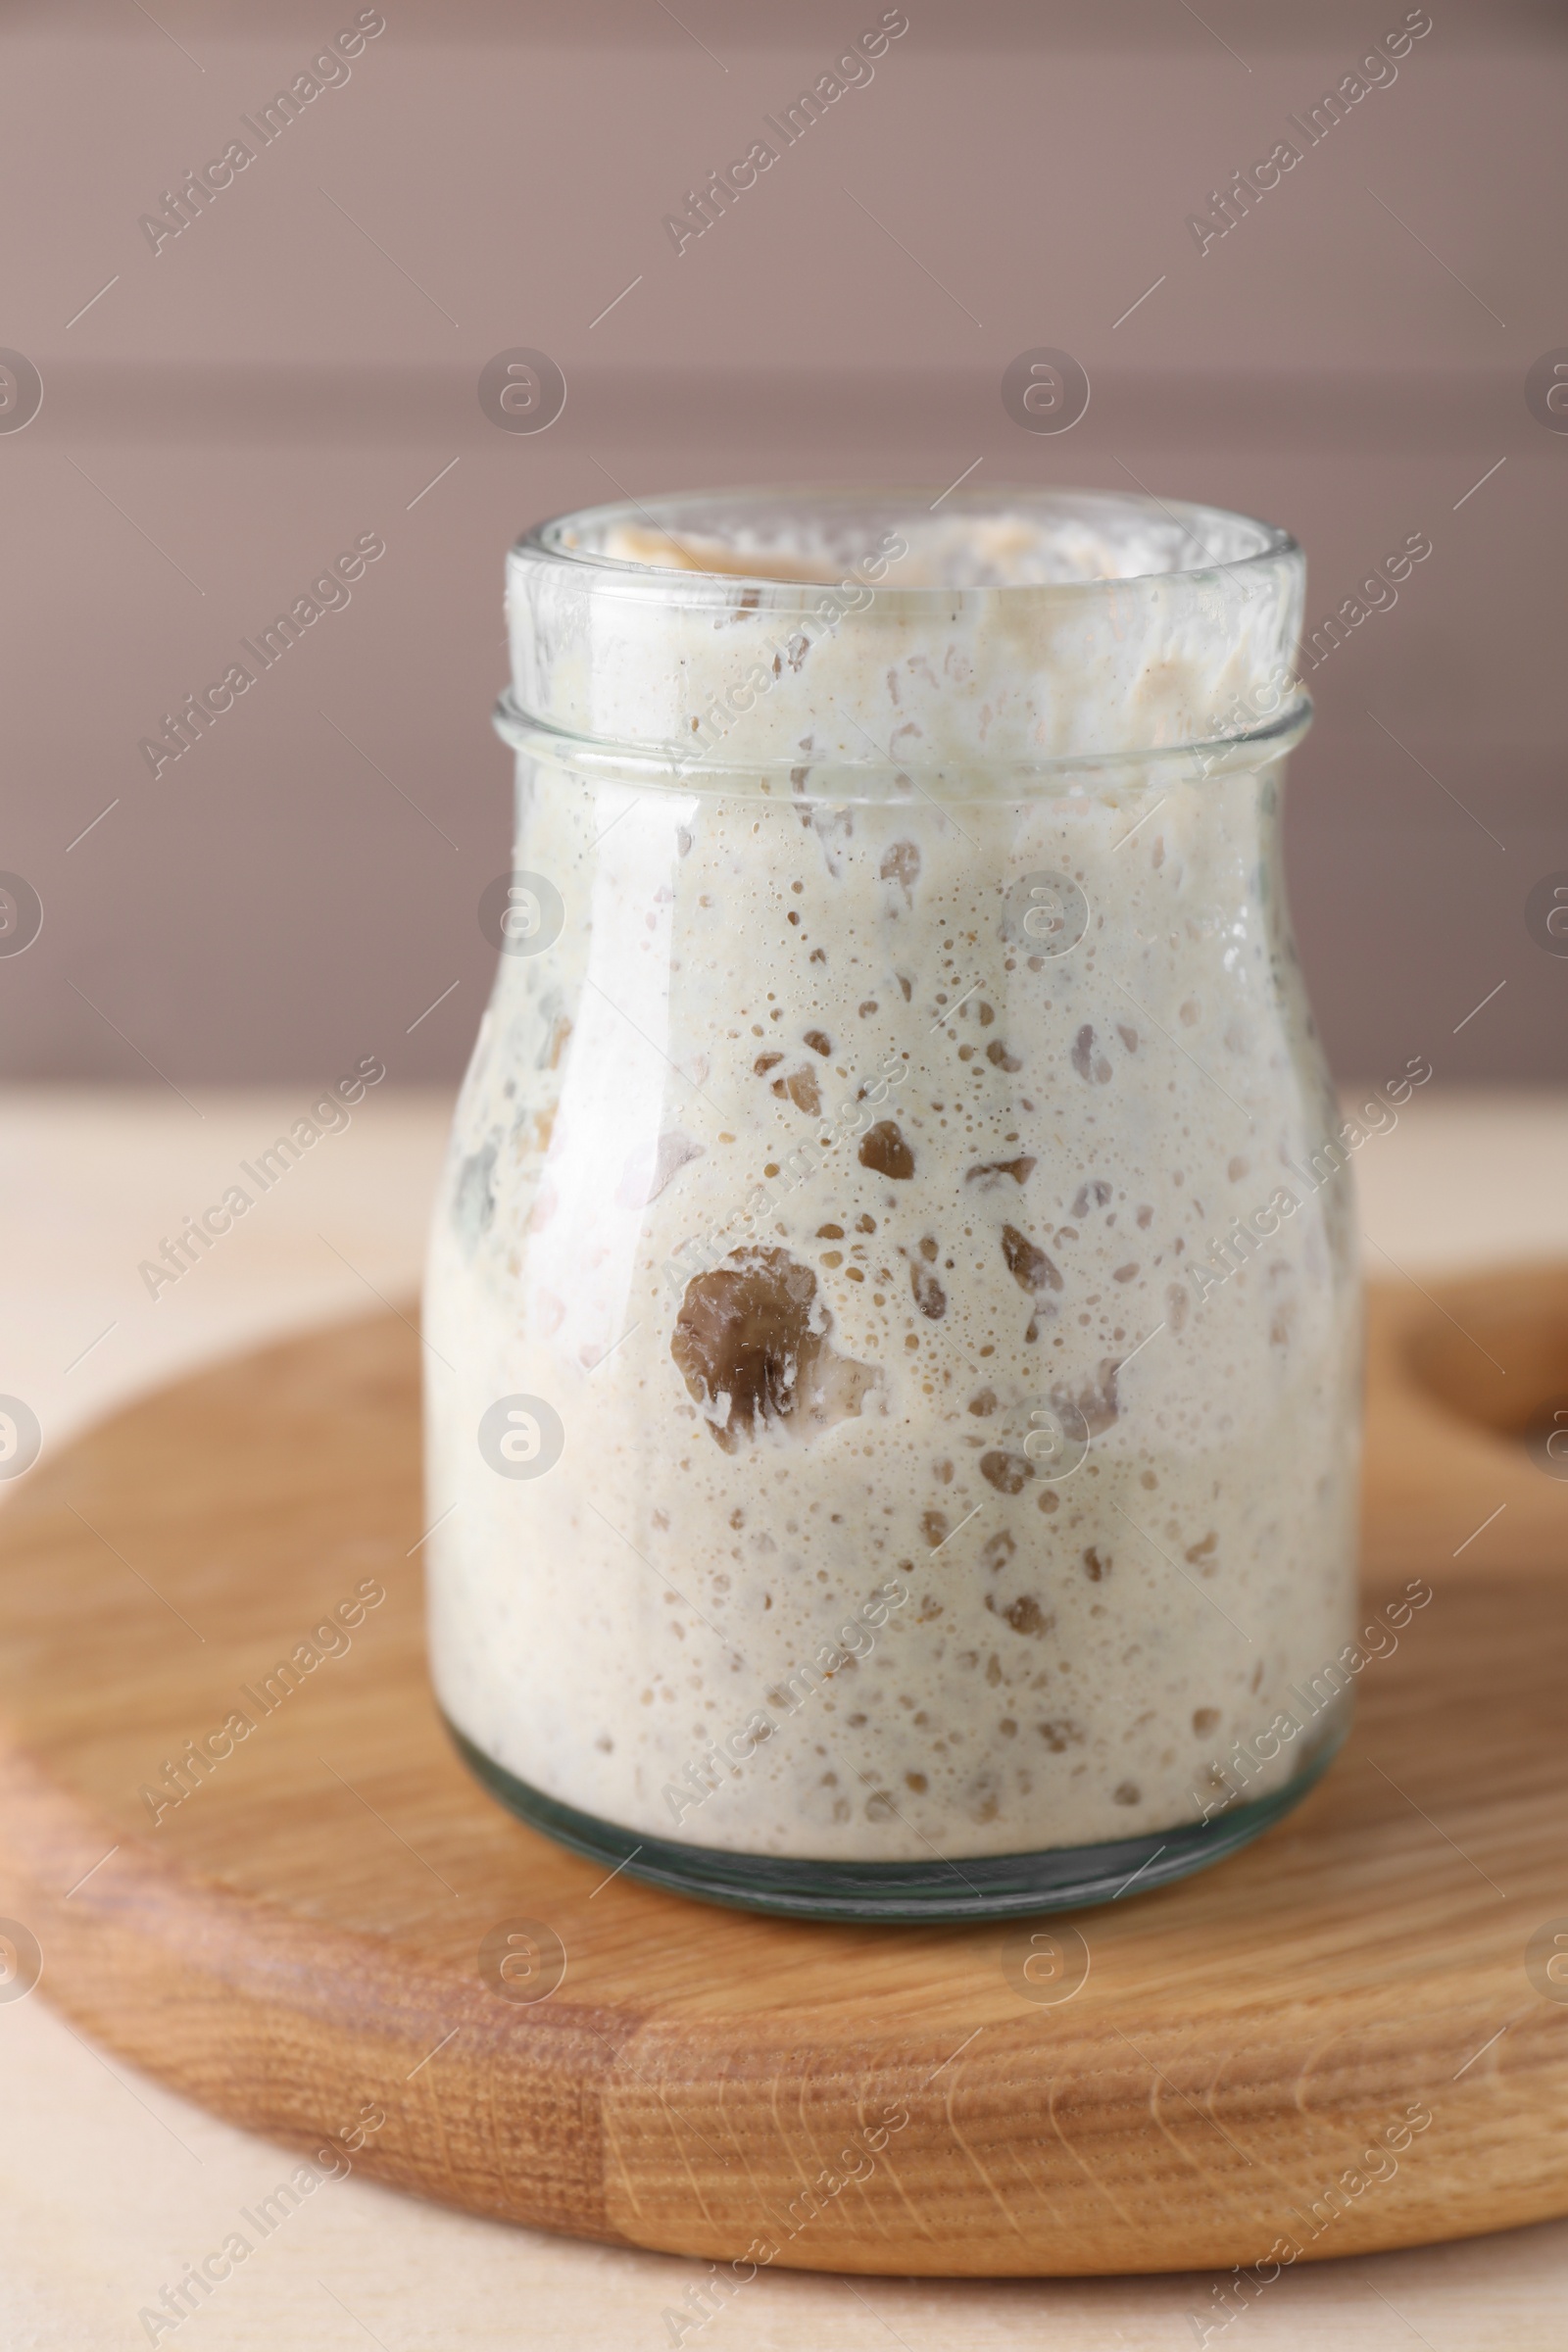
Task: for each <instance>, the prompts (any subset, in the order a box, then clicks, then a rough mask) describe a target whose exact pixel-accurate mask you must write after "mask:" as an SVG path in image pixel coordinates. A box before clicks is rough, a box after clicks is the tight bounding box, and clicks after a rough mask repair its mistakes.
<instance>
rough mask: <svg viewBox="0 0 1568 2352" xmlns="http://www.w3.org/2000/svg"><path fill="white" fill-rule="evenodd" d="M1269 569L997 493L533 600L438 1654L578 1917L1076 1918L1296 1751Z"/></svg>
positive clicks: (1313, 1554) (1338, 1545)
mask: <svg viewBox="0 0 1568 2352" xmlns="http://www.w3.org/2000/svg"><path fill="white" fill-rule="evenodd" d="M1303 573H1304V567H1303V563H1302V558H1301V554H1300V551H1299V548H1298V547H1297V546H1296V544H1295V543H1294V541H1293V540H1291V539H1290V538H1289V537H1288V536H1287V535H1286V534H1285V533H1284V532H1282V531H1280V530H1277V529H1275V528H1273V527H1271V526H1269V525H1266V524H1263V523H1258V522H1253V521H1250V520H1248V519H1246V518H1245V517H1242V516H1239V515H1227V514H1222V513H1219V512H1216V511H1214V510H1211V509H1206V508H1201V507H1192V506H1186V507H1179V506H1174V505H1171V506H1166V505H1162V504H1160V503H1158V502H1156V501H1152V500H1147V499H1137V498H1127V497H1121V496H1100V495H1091V494H1084V493H1078V492H1055V491H1034V490H1027V491H1019V492H1016V493H1013V492H1009V493H1006V494H1002V495H996V496H988V495H986V494H984V493H978V494H976V493H968V494H947V495H944V496H943V497H941V498H932V497H928V495H927V494H925V493H919V492H907V493H898V494H894V493H889V494H886V495H878V494H854V495H847V494H840V493H837V492H821V493H816V492H812V493H777V492H771V491H757V492H739V493H734V494H728V495H717V494H714V495H711V496H688V497H679V498H671V499H668V500H664V501H662V502H659V503H657V504H656V505H655V506H654V507H652V508H645V507H641V506H635V505H628V506H620V507H609V508H602V509H598V510H595V511H592V512H588V513H584V514H580V515H572V516H568V517H566V518H564V519H563V520H560V521H556V522H553V523H549V524H545V525H543V526H542V527H541V528H539V529H537V530H535V531H533V532H531V533H529V535H528V536H527V537H526V538H525V539H523V540H522V541H521V542H520V543H519V545H518V546H517V547H515V549H514V550H513V552H512V555H511V558H510V574H509V614H510V626H511V637H512V657H513V687H512V690H511V692H510V693H509V694H508V695H507V696H506V697H504V698H503V701H502V704H501V707H500V712H499V721H498V723H499V725H500V728H501V732H502V734H503V735H504V736H505V737H506V739H507V740H508V741H509V742H510V743H512V744H513V745H515V749H516V755H517V831H516V846H515V853H514V855H515V865H514V867H513V869H512V870H511V871H510V872H508V873H507V874H504V875H501V876H499V877H498V878H497V880H496V882H495V883H493V884H492V885H491V888H490V890H489V891H488V892H487V893H486V895H485V900H484V902H483V904H482V907H481V922H482V924H483V925H484V926H485V927H486V928H487V929H488V931H489V933H490V936H491V937H492V939H493V940H494V942H495V943H496V945H497V946H498V947H499V949H500V962H499V970H498V976H497V980H496V987H495V993H494V996H493V998H492V1000H491V1003H490V1005H489V1008H488V1010H487V1011H486V1013H485V1016H484V1020H483V1023H482V1025H481V1029H480V1033H479V1040H478V1044H477V1047H476V1049H475V1052H474V1056H473V1060H472V1063H471V1066H470V1068H469V1070H468V1074H467V1078H466V1084H465V1086H464V1089H463V1094H462V1099H461V1102H460V1104H459V1108H458V1112H457V1120H456V1128H455V1132H454V1136H453V1142H452V1149H451V1154H450V1158H449V1161H448V1165H447V1171H446V1175H445V1179H444V1182H443V1184H442V1188H441V1193H440V1199H439V1202H438V1205H437V1209H436V1215H435V1224H434V1232H433V1237H432V1242H431V1250H430V1258H429V1272H428V1286H427V1301H426V1324H425V1329H426V1336H427V1338H428V1342H429V1347H428V1348H427V1350H426V1368H427V1452H428V1478H429V1514H428V1515H429V1520H430V1521H431V1522H433V1523H434V1524H433V1532H432V1534H431V1536H430V1539H429V1544H428V1552H429V1579H430V1633H431V1650H432V1659H433V1671H434V1679H435V1685H436V1690H437V1692H438V1694H439V1697H440V1701H441V1704H442V1707H443V1709H444V1710H445V1713H446V1716H447V1718H448V1720H449V1723H450V1725H451V1727H452V1730H453V1733H454V1735H455V1737H456V1740H457V1742H458V1745H459V1747H460V1748H461V1750H462V1752H463V1754H464V1756H465V1757H466V1760H467V1761H468V1763H469V1764H470V1765H471V1767H472V1769H473V1770H474V1771H475V1772H476V1773H477V1774H478V1775H479V1777H480V1778H481V1779H482V1780H483V1782H484V1783H485V1784H486V1786H487V1787H488V1788H489V1789H492V1790H493V1791H494V1792H495V1794H496V1795H497V1796H499V1797H500V1799H501V1800H502V1802H503V1803H505V1804H507V1805H509V1806H511V1807H512V1808H513V1809H514V1810H515V1812H517V1813H518V1814H520V1815H522V1816H523V1818H524V1819H525V1820H527V1821H529V1822H532V1823H533V1824H535V1825H536V1826H537V1827H539V1828H541V1829H543V1830H545V1831H547V1832H548V1833H549V1834H550V1835H551V1836H552V1837H554V1838H559V1839H561V1840H562V1841H563V1842H564V1843H565V1844H567V1845H570V1846H573V1847H576V1848H577V1849H578V1850H579V1851H581V1852H583V1853H585V1854H588V1855H590V1856H592V1857H593V1858H594V1859H595V1860H596V1861H598V1862H600V1863H602V1864H603V1865H604V1867H605V1868H606V1870H612V1869H614V1868H616V1867H618V1866H621V1865H624V1867H625V1868H626V1869H627V1870H628V1871H630V1872H631V1873H633V1874H634V1875H635V1876H637V1877H639V1878H645V1879H650V1880H653V1881H655V1882H657V1883H658V1884H660V1885H662V1886H665V1887H675V1888H679V1889H681V1890H683V1891H685V1892H687V1893H689V1894H694V1895H700V1896H706V1897H709V1898H711V1899H714V1900H718V1901H722V1902H732V1903H738V1904H743V1905H749V1906H754V1907H757V1908H760V1909H764V1910H773V1911H787V1912H793V1913H797V1914H802V1915H819V1916H834V1917H840V1918H857V1919H881V1920H897V1919H943V1918H965V1917H980V1916H990V1915H1004V1914H1008V1913H1027V1912H1033V1911H1043V1910H1049V1909H1054V1908H1061V1907H1065V1906H1068V1905H1075V1904H1082V1903H1086V1902H1092V1901H1097V1900H1101V1899H1104V1898H1109V1897H1111V1896H1114V1895H1115V1894H1117V1893H1119V1892H1121V1891H1123V1890H1124V1889H1126V1888H1129V1887H1131V1888H1133V1889H1134V1890H1135V1891H1141V1890H1142V1889H1144V1888H1147V1887H1153V1886H1155V1885H1157V1884H1159V1883H1160V1882H1162V1881H1165V1880H1169V1879H1173V1878H1176V1877H1179V1876H1181V1875H1182V1874H1184V1873H1186V1872H1188V1871H1191V1870H1194V1869H1197V1868H1199V1867H1200V1866H1201V1865H1202V1864H1203V1863H1206V1862H1210V1861H1213V1860H1216V1859H1217V1858H1218V1857H1219V1856H1221V1855H1223V1854H1225V1853H1228V1852H1230V1851H1232V1850H1233V1849H1234V1848H1235V1847H1237V1846H1239V1845H1241V1844H1242V1843H1244V1842H1245V1841H1246V1840H1247V1839H1249V1838H1252V1837H1254V1836H1255V1835H1256V1834H1257V1833H1258V1832H1259V1831H1260V1830H1262V1829H1264V1828H1265V1827H1267V1825H1268V1824H1269V1823H1271V1822H1272V1821H1274V1820H1276V1819H1277V1818H1278V1817H1279V1816H1280V1814H1282V1813H1283V1812H1284V1811H1285V1810H1286V1809H1287V1808H1288V1807H1289V1806H1290V1805H1291V1804H1293V1803H1294V1802H1295V1801H1296V1800H1297V1798H1298V1797H1299V1796H1300V1795H1301V1794H1302V1793H1303V1792H1304V1790H1305V1789H1307V1788H1308V1787H1309V1786H1310V1784H1311V1783H1312V1781H1313V1780H1314V1779H1315V1778H1316V1776H1317V1775H1318V1774H1319V1773H1320V1772H1321V1771H1322V1770H1323V1768H1324V1766H1325V1764H1326V1763H1327V1761H1328V1759H1329V1757H1330V1755H1331V1754H1332V1752H1333V1749H1334V1747H1335V1745H1336V1743H1337V1741H1338V1740H1339V1738H1340V1737H1341V1735H1342V1734H1343V1730H1344V1726H1345V1717H1346V1711H1347V1708H1346V1698H1345V1692H1346V1691H1347V1689H1348V1680H1349V1678H1348V1675H1347V1674H1346V1672H1345V1670H1344V1667H1343V1665H1341V1664H1340V1663H1338V1661H1339V1658H1340V1653H1341V1651H1342V1649H1343V1648H1344V1646H1345V1644H1346V1643H1347V1642H1348V1637H1349V1632H1350V1614H1351V1610H1352V1608H1353V1594H1354V1571H1355V1551H1354V1528H1355V1501H1356V1472H1357V1456H1358V1443H1359V1434H1358V1410H1359V1352H1360V1350H1359V1307H1358V1293H1357V1282H1356V1270H1355V1248H1354V1233H1353V1216H1352V1207H1351V1197H1350V1177H1349V1173H1348V1168H1347V1166H1346V1164H1345V1161H1346V1152H1345V1150H1344V1148H1343V1143H1342V1141H1340V1140H1339V1139H1340V1123H1339V1114H1338V1111H1337V1109H1336V1107H1335V1103H1334V1099H1333V1096H1332V1093H1331V1091H1330V1087H1329V1083H1328V1077H1327V1072H1326V1069H1325V1066H1324V1062H1323V1057H1322V1055H1321V1053H1320V1051H1319V1049H1318V1047H1317V1045H1316V1043H1315V1040H1314V1036H1313V1031H1312V1025H1311V1020H1310V1016H1309V1014H1308V1011H1307V1007H1306V1003H1305V999H1304V995H1303V992H1302V988H1301V983H1300V978H1299V970H1298V965H1297V958H1296V954H1295V950H1294V947H1293V944H1292V940H1291V934H1290V927H1289V919H1288V915H1287V911H1286V905H1285V899H1284V893H1283V889H1282V884H1281V863H1280V814H1281V812H1280V800H1281V782H1282V773H1283V761H1284V758H1285V755H1286V754H1287V752H1288V751H1289V750H1290V749H1291V747H1292V745H1293V744H1294V743H1295V742H1297V741H1298V739H1299V736H1300V734H1301V733H1302V731H1303V730H1304V728H1305V725H1306V723H1307V720H1308V717H1309V714H1310V713H1309V706H1308V704H1307V701H1306V699H1305V697H1304V695H1302V694H1301V693H1300V691H1299V687H1298V686H1297V684H1296V682H1295V680H1294V677H1293V676H1292V672H1291V656H1292V652H1293V649H1294V646H1295V643H1296V638H1297V632H1298V626H1299V618H1300V609H1301V596H1302V586H1303Z"/></svg>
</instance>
